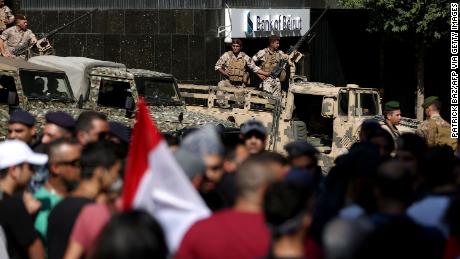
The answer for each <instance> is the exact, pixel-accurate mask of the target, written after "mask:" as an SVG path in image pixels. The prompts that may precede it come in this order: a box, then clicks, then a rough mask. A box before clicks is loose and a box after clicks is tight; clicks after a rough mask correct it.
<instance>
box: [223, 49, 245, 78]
mask: <svg viewBox="0 0 460 259" xmlns="http://www.w3.org/2000/svg"><path fill="white" fill-rule="evenodd" d="M228 54H229V55H234V54H233V52H231V51H229V53H228ZM245 67H246V61H245V60H244V59H243V58H238V59H230V60H229V61H228V63H227V71H228V75H229V77H228V79H229V80H230V81H231V82H244V80H243V78H244V72H245Z"/></svg>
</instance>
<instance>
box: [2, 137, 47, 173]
mask: <svg viewBox="0 0 460 259" xmlns="http://www.w3.org/2000/svg"><path fill="white" fill-rule="evenodd" d="M47 161H48V156H47V155H45V154H39V153H35V152H33V151H32V149H30V147H29V146H28V145H27V144H26V143H24V142H22V141H20V140H6V141H4V142H0V169H4V168H8V167H10V166H15V165H19V164H22V163H25V162H27V163H29V164H33V165H44V164H45V163H46V162H47Z"/></svg>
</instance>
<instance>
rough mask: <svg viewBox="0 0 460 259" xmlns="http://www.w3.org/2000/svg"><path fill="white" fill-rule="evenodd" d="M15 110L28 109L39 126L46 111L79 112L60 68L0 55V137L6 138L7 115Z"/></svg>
mask: <svg viewBox="0 0 460 259" xmlns="http://www.w3.org/2000/svg"><path fill="white" fill-rule="evenodd" d="M16 109H23V110H25V111H28V112H30V113H31V114H32V115H34V116H35V117H36V119H37V122H38V125H39V126H40V125H42V124H43V123H44V121H45V119H44V115H45V114H46V113H47V112H49V111H65V112H68V113H70V114H72V115H73V116H76V114H78V113H79V110H78V109H76V108H75V105H74V95H73V92H72V89H71V87H70V83H69V80H68V78H67V76H66V74H65V72H64V71H62V70H59V69H55V68H52V67H48V66H42V65H37V64H32V63H29V62H27V61H24V60H22V59H19V58H5V57H0V123H1V125H0V138H5V137H6V134H7V131H8V129H7V126H8V119H9V114H10V113H11V112H13V111H14V110H16Z"/></svg>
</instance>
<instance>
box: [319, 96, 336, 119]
mask: <svg viewBox="0 0 460 259" xmlns="http://www.w3.org/2000/svg"><path fill="white" fill-rule="evenodd" d="M334 103H335V100H334V98H332V97H323V104H322V105H321V115H322V116H323V117H326V118H334Z"/></svg>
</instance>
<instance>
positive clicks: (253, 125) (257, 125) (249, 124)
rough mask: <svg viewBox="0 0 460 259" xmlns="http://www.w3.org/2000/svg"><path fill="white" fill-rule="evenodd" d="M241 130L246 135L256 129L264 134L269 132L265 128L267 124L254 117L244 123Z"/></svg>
mask: <svg viewBox="0 0 460 259" xmlns="http://www.w3.org/2000/svg"><path fill="white" fill-rule="evenodd" d="M240 131H241V133H242V134H243V135H246V134H248V133H249V132H251V131H256V132H258V133H260V134H262V135H266V134H267V130H266V129H265V126H264V125H263V124H262V122H260V121H258V120H254V119H252V120H248V121H246V122H245V123H243V125H242V126H241V129H240Z"/></svg>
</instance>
